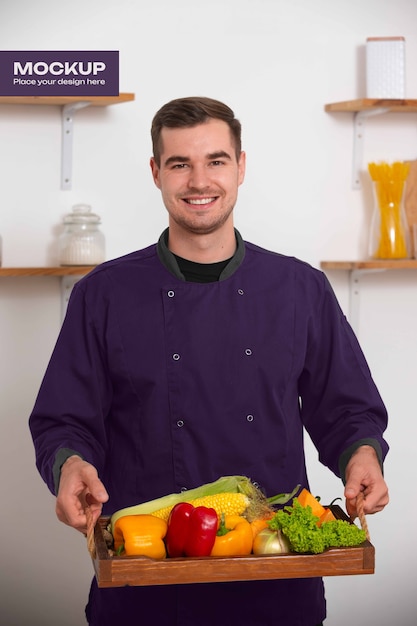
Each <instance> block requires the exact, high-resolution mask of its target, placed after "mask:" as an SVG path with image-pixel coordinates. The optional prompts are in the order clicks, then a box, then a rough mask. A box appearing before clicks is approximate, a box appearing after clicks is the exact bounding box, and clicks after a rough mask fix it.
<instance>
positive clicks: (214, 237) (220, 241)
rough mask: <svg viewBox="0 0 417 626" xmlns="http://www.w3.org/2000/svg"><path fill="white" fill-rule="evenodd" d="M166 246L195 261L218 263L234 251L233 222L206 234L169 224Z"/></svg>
mask: <svg viewBox="0 0 417 626" xmlns="http://www.w3.org/2000/svg"><path fill="white" fill-rule="evenodd" d="M168 248H169V250H170V251H171V252H172V253H173V254H175V255H177V256H179V257H182V258H183V259H188V260H189V261H194V262H195V263H218V262H219V261H224V260H226V259H230V257H232V256H233V255H234V253H235V251H236V236H235V231H234V228H233V224H232V227H231V228H230V226H229V225H228V227H227V228H222V229H219V230H218V231H216V232H214V233H209V234H206V235H199V234H193V233H188V232H184V230H183V229H180V228H178V227H177V226H176V225H175V224H170V226H169V239H168Z"/></svg>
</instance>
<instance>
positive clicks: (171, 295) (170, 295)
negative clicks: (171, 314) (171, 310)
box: [167, 290, 175, 298]
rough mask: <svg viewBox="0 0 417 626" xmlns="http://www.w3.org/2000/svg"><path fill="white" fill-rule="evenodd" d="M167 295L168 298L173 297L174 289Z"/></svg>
mask: <svg viewBox="0 0 417 626" xmlns="http://www.w3.org/2000/svg"><path fill="white" fill-rule="evenodd" d="M167 296H168V298H173V297H174V296H175V291H172V290H170V291H168V293H167Z"/></svg>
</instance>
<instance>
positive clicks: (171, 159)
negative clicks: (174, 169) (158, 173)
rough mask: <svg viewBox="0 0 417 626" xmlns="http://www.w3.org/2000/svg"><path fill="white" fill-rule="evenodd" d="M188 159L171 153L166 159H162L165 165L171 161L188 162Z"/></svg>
mask: <svg viewBox="0 0 417 626" xmlns="http://www.w3.org/2000/svg"><path fill="white" fill-rule="evenodd" d="M189 160H190V159H189V158H188V157H185V156H180V155H179V154H173V155H172V156H170V157H168V158H167V160H166V161H164V164H165V165H171V164H172V163H188V161H189Z"/></svg>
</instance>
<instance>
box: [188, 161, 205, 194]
mask: <svg viewBox="0 0 417 626" xmlns="http://www.w3.org/2000/svg"><path fill="white" fill-rule="evenodd" d="M208 181H209V172H208V170H207V168H206V167H205V166H204V165H194V166H193V167H192V169H191V170H190V176H189V178H188V186H189V187H193V188H194V189H204V188H205V187H207V185H208V184H209V182H208Z"/></svg>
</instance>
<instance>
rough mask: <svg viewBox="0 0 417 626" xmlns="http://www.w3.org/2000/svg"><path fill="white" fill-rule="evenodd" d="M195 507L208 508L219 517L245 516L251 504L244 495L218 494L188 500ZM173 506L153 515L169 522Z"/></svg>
mask: <svg viewBox="0 0 417 626" xmlns="http://www.w3.org/2000/svg"><path fill="white" fill-rule="evenodd" d="M186 502H189V503H190V504H192V505H193V506H195V507H197V506H206V507H208V508H212V509H214V510H215V511H216V513H217V515H218V516H219V517H221V516H222V515H243V514H244V512H245V511H246V509H247V508H248V506H249V504H250V500H249V498H248V496H246V495H245V494H244V493H216V494H214V495H211V496H203V497H201V498H196V499H195V500H189V499H187V500H186ZM172 508H173V506H166V507H164V508H162V509H159V510H158V511H154V512H153V513H152V515H154V516H155V517H159V518H161V519H163V520H165V521H168V518H169V514H170V513H171V510H172Z"/></svg>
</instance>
